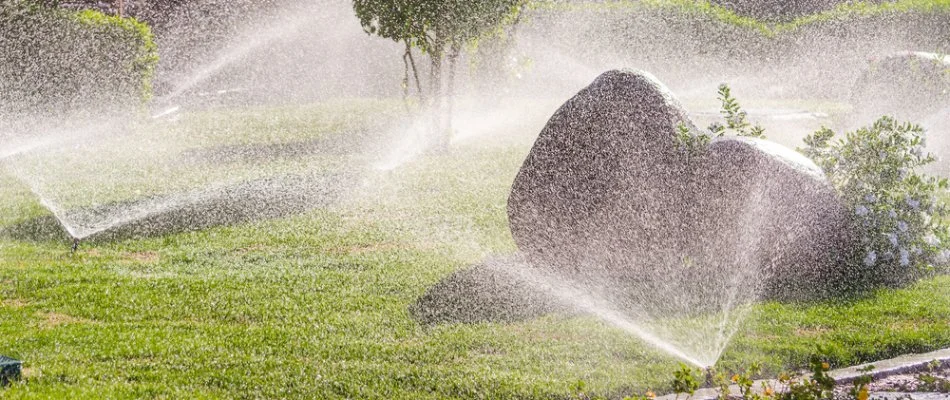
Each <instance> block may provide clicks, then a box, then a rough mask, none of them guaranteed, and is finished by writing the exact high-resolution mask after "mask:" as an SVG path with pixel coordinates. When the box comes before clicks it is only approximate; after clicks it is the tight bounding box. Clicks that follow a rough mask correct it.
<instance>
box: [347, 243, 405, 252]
mask: <svg viewBox="0 0 950 400" xmlns="http://www.w3.org/2000/svg"><path fill="white" fill-rule="evenodd" d="M402 248H403V247H402V246H400V245H399V244H397V243H371V244H359V245H355V246H346V247H338V248H335V249H333V250H331V251H332V252H333V253H336V254H343V255H351V254H353V255H355V254H365V253H380V252H385V251H393V250H399V249H402Z"/></svg>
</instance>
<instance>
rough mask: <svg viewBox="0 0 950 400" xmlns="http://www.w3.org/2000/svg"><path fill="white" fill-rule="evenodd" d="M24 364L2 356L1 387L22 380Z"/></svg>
mask: <svg viewBox="0 0 950 400" xmlns="http://www.w3.org/2000/svg"><path fill="white" fill-rule="evenodd" d="M22 365H23V362H21V361H19V360H14V359H12V358H10V357H4V356H0V386H6V385H9V384H10V382H13V381H15V380H17V379H20V374H21V367H22Z"/></svg>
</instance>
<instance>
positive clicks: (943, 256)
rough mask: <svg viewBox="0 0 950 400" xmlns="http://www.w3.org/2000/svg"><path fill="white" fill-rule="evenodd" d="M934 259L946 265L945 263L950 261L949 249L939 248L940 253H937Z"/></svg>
mask: <svg viewBox="0 0 950 400" xmlns="http://www.w3.org/2000/svg"><path fill="white" fill-rule="evenodd" d="M934 261H936V262H937V264H940V265H946V264H947V263H950V250H941V251H940V253H938V254H937V258H936V259H935V260H934Z"/></svg>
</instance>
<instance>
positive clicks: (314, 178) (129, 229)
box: [0, 174, 348, 243]
mask: <svg viewBox="0 0 950 400" xmlns="http://www.w3.org/2000/svg"><path fill="white" fill-rule="evenodd" d="M347 179H348V176H347V175H346V174H337V175H306V176H301V175H285V176H280V177H272V178H265V179H260V180H255V181H247V182H242V183H239V184H235V185H230V186H226V187H220V188H212V189H203V190H200V191H195V192H190V193H184V194H181V193H179V194H171V195H166V196H158V197H151V198H146V199H141V200H135V201H130V202H123V203H113V204H108V205H104V206H100V207H96V208H91V209H82V210H75V211H70V212H69V216H72V217H74V218H76V219H77V220H80V221H94V222H96V223H106V224H109V226H107V227H105V228H104V229H102V230H101V231H98V232H96V233H93V234H92V235H90V236H89V237H87V238H84V239H83V240H84V241H85V242H92V243H101V242H111V241H121V240H125V239H132V238H145V237H154V236H161V235H167V234H173V233H181V232H188V231H195V230H202V229H207V228H210V227H215V226H227V225H236V224H242V223H248V222H254V221H260V220H266V219H273V218H280V217H285V216H290V215H296V214H301V213H304V212H307V211H311V210H314V209H317V208H321V207H326V206H328V205H331V204H334V203H336V202H338V201H339V198H340V196H341V194H342V193H343V190H344V188H345V187H346V186H345V183H346V181H347ZM110 220H111V221H114V222H112V223H109V222H103V221H110ZM0 237H8V238H12V239H16V240H28V241H49V240H64V241H69V240H71V238H70V235H69V233H67V232H66V230H65V229H64V228H63V226H62V225H61V224H60V223H59V221H58V220H57V219H56V218H55V217H53V216H52V215H45V216H41V217H36V218H33V219H29V220H26V221H23V222H20V223H18V224H14V225H11V226H8V227H5V228H2V229H0Z"/></svg>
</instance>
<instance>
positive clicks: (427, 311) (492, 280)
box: [409, 256, 570, 325]
mask: <svg viewBox="0 0 950 400" xmlns="http://www.w3.org/2000/svg"><path fill="white" fill-rule="evenodd" d="M519 264H520V265H523V264H524V261H523V260H522V259H520V258H519V257H518V256H512V257H508V258H497V259H490V260H488V261H485V262H483V263H482V264H478V265H474V266H471V267H468V268H465V269H462V270H460V271H457V272H455V273H453V274H451V275H449V276H447V277H445V278H444V279H442V280H441V281H439V282H438V283H436V284H435V285H433V286H432V287H430V288H429V289H428V290H427V291H426V292H425V294H423V295H422V296H421V297H420V298H419V299H418V300H416V302H415V303H413V304H412V305H411V306H410V308H409V312H410V314H411V315H412V316H413V318H414V319H415V320H416V321H417V322H419V323H420V324H423V325H436V324H451V323H479V322H515V321H522V320H527V319H532V318H536V317H540V316H542V315H545V314H548V313H553V312H570V308H569V307H567V306H565V305H563V304H560V303H558V302H557V301H556V300H555V299H553V298H551V297H550V296H548V295H546V294H545V293H543V292H542V291H540V290H538V289H536V288H535V287H533V286H532V285H531V284H530V283H528V282H525V281H521V280H519V279H517V278H515V277H513V276H512V275H510V274H505V273H503V272H501V271H500V270H501V269H503V268H516V267H514V266H515V265H519Z"/></svg>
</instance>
